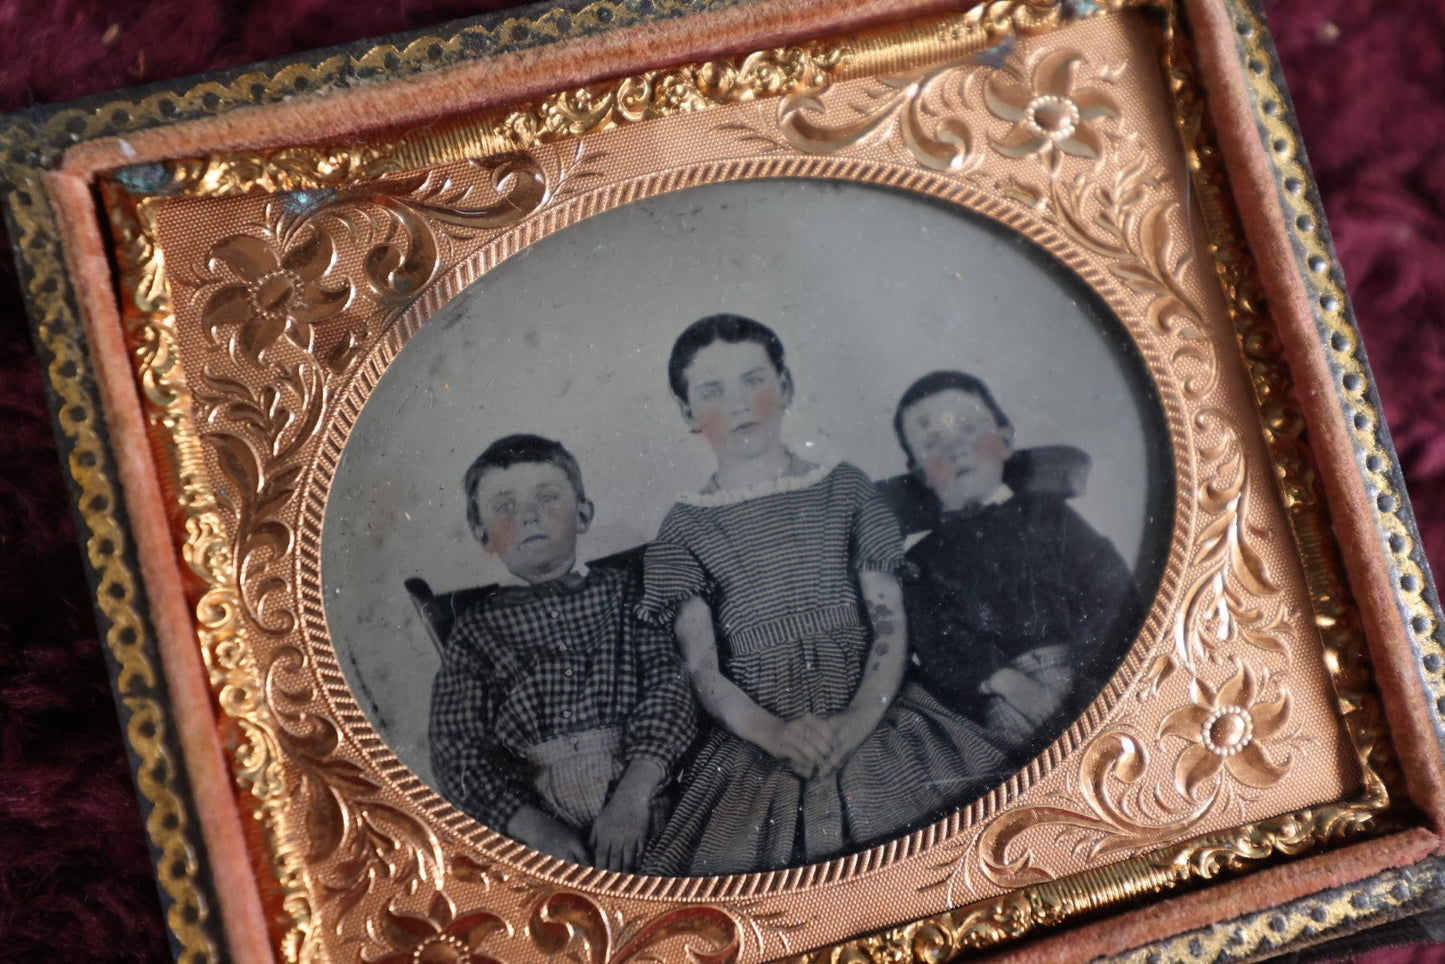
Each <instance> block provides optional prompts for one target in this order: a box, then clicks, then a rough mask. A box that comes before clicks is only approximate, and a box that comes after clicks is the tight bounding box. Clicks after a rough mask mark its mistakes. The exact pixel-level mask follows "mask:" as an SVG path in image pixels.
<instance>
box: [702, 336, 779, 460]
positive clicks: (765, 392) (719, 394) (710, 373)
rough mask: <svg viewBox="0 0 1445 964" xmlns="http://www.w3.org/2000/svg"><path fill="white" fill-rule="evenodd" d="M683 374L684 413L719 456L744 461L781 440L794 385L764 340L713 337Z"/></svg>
mask: <svg viewBox="0 0 1445 964" xmlns="http://www.w3.org/2000/svg"><path fill="white" fill-rule="evenodd" d="M684 376H685V377H686V378H687V404H685V405H684V406H683V407H682V408H683V417H684V418H686V419H687V421H688V424H689V425H690V426H692V428H693V430H694V431H696V432H698V433H700V434H701V435H702V437H703V438H705V439H707V441H708V444H709V445H711V446H712V447H713V451H714V452H716V453H717V454H718V458H719V459H729V460H732V461H746V460H748V459H753V458H757V457H758V456H760V455H762V454H764V453H766V452H768V451H769V450H771V449H772V448H773V447H775V446H776V445H778V444H780V440H781V435H782V427H783V412H784V410H785V409H787V407H788V403H789V402H790V401H792V397H793V387H792V384H791V383H790V382H789V380H788V378H787V377H786V376H784V375H781V374H780V373H779V372H778V370H777V369H776V368H775V367H773V362H772V359H770V358H769V357H768V353H767V350H766V349H764V348H763V346H762V345H759V344H758V343H757V342H753V341H740V342H731V343H730V342H725V341H715V342H713V343H712V344H711V345H706V346H704V347H703V348H701V349H699V350H698V353H697V355H695V356H694V357H693V360H692V364H691V365H689V366H688V367H687V371H686V372H684Z"/></svg>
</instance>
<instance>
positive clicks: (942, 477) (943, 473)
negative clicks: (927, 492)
mask: <svg viewBox="0 0 1445 964" xmlns="http://www.w3.org/2000/svg"><path fill="white" fill-rule="evenodd" d="M955 474H956V471H955V467H954V464H953V459H951V458H949V457H948V456H947V455H934V456H931V457H930V458H927V459H924V460H923V478H924V480H925V481H927V483H928V487H929V488H930V489H932V490H933V491H934V492H935V493H938V494H942V493H944V492H947V491H948V489H949V487H950V486H951V485H953V478H954V475H955Z"/></svg>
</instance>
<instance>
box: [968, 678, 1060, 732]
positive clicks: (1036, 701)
mask: <svg viewBox="0 0 1445 964" xmlns="http://www.w3.org/2000/svg"><path fill="white" fill-rule="evenodd" d="M979 692H981V693H983V694H985V695H987V696H997V697H1000V698H1002V699H1004V700H1006V701H1007V702H1008V704H1009V705H1010V706H1012V707H1013V708H1014V709H1016V710H1018V711H1019V712H1020V713H1022V714H1023V715H1024V716H1025V717H1026V718H1028V719H1030V720H1032V719H1034V718H1035V717H1037V716H1039V715H1041V711H1047V709H1048V707H1049V705H1050V704H1051V703H1052V702H1053V701H1054V696H1053V694H1052V693H1050V692H1049V689H1048V687H1046V686H1043V685H1041V684H1039V683H1036V682H1034V681H1033V680H1031V679H1029V677H1028V676H1026V675H1024V674H1023V673H1020V672H1019V671H1018V670H1016V669H1011V668H1009V667H1007V666H1005V667H1004V668H1003V669H1001V670H999V671H998V672H996V673H994V674H993V675H992V676H990V677H989V678H988V679H986V680H984V681H983V685H982V686H980V687H979ZM1043 715H1046V712H1045V713H1044V714H1043Z"/></svg>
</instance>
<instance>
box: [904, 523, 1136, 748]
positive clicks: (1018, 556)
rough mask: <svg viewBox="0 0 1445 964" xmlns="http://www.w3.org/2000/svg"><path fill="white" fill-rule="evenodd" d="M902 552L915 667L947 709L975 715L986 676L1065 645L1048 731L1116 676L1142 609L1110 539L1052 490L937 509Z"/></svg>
mask: <svg viewBox="0 0 1445 964" xmlns="http://www.w3.org/2000/svg"><path fill="white" fill-rule="evenodd" d="M908 559H909V561H911V562H912V563H914V565H915V566H916V567H917V569H918V578H917V579H916V580H913V581H911V582H910V583H909V584H908V585H907V586H906V587H905V599H906V601H907V603H906V606H907V613H908V629H909V636H910V640H911V643H912V647H913V652H914V656H915V665H914V667H913V669H912V673H913V675H914V677H915V678H916V679H917V680H919V682H921V683H922V684H923V685H924V686H926V687H927V688H928V689H929V690H931V691H932V692H933V694H934V695H935V696H937V697H938V698H939V700H940V701H942V702H943V703H944V705H946V706H948V707H949V708H950V709H952V710H954V711H955V712H958V713H961V714H964V715H966V716H969V717H971V718H974V719H977V720H979V721H981V722H982V721H985V720H987V719H988V702H989V699H990V698H989V697H986V696H984V695H982V694H981V693H980V692H979V687H980V686H981V685H982V684H983V682H984V681H985V680H987V679H988V678H989V677H990V676H992V675H993V674H994V673H995V672H997V671H998V670H1000V669H1002V668H1003V667H1005V666H1010V665H1011V664H1016V663H1018V662H1019V661H1020V660H1021V658H1023V657H1025V656H1026V654H1029V653H1032V652H1037V651H1044V650H1050V651H1058V647H1066V653H1067V661H1068V664H1069V669H1070V672H1069V673H1068V674H1065V675H1067V676H1068V677H1070V680H1071V681H1070V684H1069V690H1070V692H1069V693H1067V694H1062V696H1063V698H1062V700H1061V705H1060V706H1058V707H1057V708H1056V709H1054V710H1053V711H1052V712H1051V713H1049V714H1047V715H1048V716H1049V717H1050V719H1049V720H1048V721H1047V722H1041V723H1039V725H1038V730H1037V732H1038V733H1039V734H1040V735H1041V734H1042V733H1043V732H1044V731H1046V730H1049V729H1050V728H1051V726H1052V727H1053V728H1054V729H1057V726H1056V724H1058V723H1059V722H1060V721H1061V719H1062V718H1063V717H1069V718H1072V716H1073V715H1077V713H1078V712H1079V711H1080V710H1082V708H1083V706H1084V705H1085V704H1086V703H1087V701H1088V700H1089V699H1092V697H1093V696H1094V695H1095V694H1096V693H1097V692H1098V690H1099V689H1100V687H1102V686H1103V684H1104V682H1105V681H1106V680H1107V679H1108V677H1109V675H1111V674H1112V673H1113V671H1114V669H1115V667H1117V665H1118V663H1119V660H1120V659H1121V658H1122V656H1123V654H1124V652H1125V651H1126V650H1127V648H1128V646H1129V644H1130V642H1131V641H1132V637H1133V634H1134V633H1135V632H1136V631H1137V630H1138V627H1139V623H1140V622H1141V620H1142V617H1143V613H1142V610H1141V606H1140V601H1139V595H1138V589H1137V587H1136V584H1135V581H1134V577H1133V574H1132V573H1131V572H1130V570H1129V567H1128V566H1127V565H1126V564H1125V563H1124V560H1123V559H1122V558H1121V557H1120V556H1119V553H1118V551H1117V550H1116V549H1115V548H1114V545H1113V543H1111V542H1110V541H1109V540H1108V539H1106V538H1104V537H1103V536H1101V535H1099V534H1098V533H1097V532H1095V531H1094V530H1093V528H1092V527H1090V525H1089V524H1088V523H1087V522H1085V521H1084V520H1083V519H1082V518H1081V517H1080V516H1079V514H1078V513H1077V512H1075V511H1074V510H1073V509H1071V508H1070V507H1069V506H1068V505H1067V504H1066V503H1065V502H1064V500H1063V499H1062V498H1059V497H1058V496H1054V495H1015V496H1013V497H1012V498H1010V499H1008V500H1007V501H1006V502H1002V503H999V504H997V505H985V506H981V507H979V508H978V509H977V510H975V511H973V512H972V513H968V514H962V515H945V516H944V517H943V518H942V520H941V521H940V523H939V525H938V528H936V529H935V530H934V531H933V532H931V533H930V534H929V535H928V536H927V537H925V538H924V539H923V540H922V541H920V542H919V543H918V544H917V545H915V546H914V547H913V548H912V549H911V550H909V552H908ZM1032 735H1033V734H1028V736H1032ZM1009 742H1014V743H1018V742H1025V743H1027V742H1029V741H1028V740H1023V741H1020V740H1012V741H1009Z"/></svg>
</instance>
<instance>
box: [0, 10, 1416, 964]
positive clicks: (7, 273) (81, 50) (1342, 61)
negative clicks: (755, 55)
mask: <svg viewBox="0 0 1445 964" xmlns="http://www.w3.org/2000/svg"><path fill="white" fill-rule="evenodd" d="M511 5H512V4H510V3H507V2H506V0H491V2H488V0H289V2H281V0H272V2H269V3H268V2H249V3H248V2H241V0H235V2H230V3H225V2H221V0H151V2H146V3H142V2H138V0H0V37H4V38H6V41H7V42H6V43H5V44H4V45H3V46H4V56H3V57H0V111H4V112H9V111H17V110H24V109H25V108H27V107H29V106H31V105H35V104H46V103H54V102H58V101H64V100H68V99H71V98H74V97H79V96H82V95H86V94H93V93H98V92H102V91H107V90H111V89H114V88H118V87H123V86H128V85H134V84H139V83H147V82H152V81H159V80H165V79H169V78H172V77H178V76H182V75H185V74H191V73H197V72H200V71H205V70H210V69H213V68H217V67H225V66H232V65H237V64H243V63H246V62H249V61H253V60H259V59H262V58H267V57H274V56H278V55H281V54H285V53H289V52H292V51H296V50H304V49H309V48H314V47H320V46H325V45H328V44H334V43H340V42H343V41H349V40H354V39H359V38H363V37H368V36H374V35H378V34H382V33H388V32H392V31H397V30H405V29H410V28H414V27H421V26H426V25H429V24H434V23H438V22H441V21H443V20H446V19H449V18H453V17H458V16H464V15H469V14H475V13H481V12H485V11H487V10H489V9H497V8H500V7H506V6H511ZM1266 9H1267V11H1268V13H1269V16H1270V22H1271V26H1272V28H1273V29H1274V33H1275V38H1276V41H1277V43H1278V45H1279V48H1280V53H1281V56H1282V57H1283V59H1284V64H1285V70H1286V73H1287V74H1288V76H1289V81H1290V85H1291V88H1292V90H1293V93H1294V97H1295V103H1296V107H1297V109H1298V113H1299V120H1300V124H1301V126H1302V127H1303V128H1304V133H1305V139H1306V142H1307V144H1308V146H1309V152H1310V157H1311V159H1312V161H1313V162H1314V167H1315V173H1316V175H1317V177H1318V179H1319V184H1320V190H1321V193H1322V194H1323V196H1324V201H1325V206H1326V208H1327V209H1328V212H1329V217H1330V221H1331V226H1332V228H1333V230H1334V234H1335V240H1336V244H1337V245H1338V247H1339V252H1340V257H1341V259H1342V260H1343V262H1344V268H1345V274H1346V276H1347V278H1348V280H1349V283H1350V286H1351V289H1352V291H1353V294H1354V301H1355V307H1356V310H1357V312H1358V314H1359V320H1360V325H1361V327H1362V328H1363V329H1364V333H1365V342H1366V346H1367V348H1368V350H1369V353H1370V360H1371V362H1372V364H1373V366H1374V370H1375V374H1376V376H1377V378H1378V383H1379V391H1380V394H1381V396H1382V397H1383V399H1384V405H1385V414H1386V416H1387V417H1388V419H1389V423H1390V426H1391V430H1392V431H1393V433H1394V438H1395V445H1396V446H1397V448H1398V449H1399V452H1400V458H1401V461H1402V462H1403V464H1404V468H1405V474H1406V476H1407V478H1408V482H1409V485H1410V490H1411V494H1412V496H1413V498H1414V505H1415V512H1416V514H1417V515H1418V517H1419V521H1420V528H1421V530H1422V533H1423V535H1424V540H1425V545H1426V551H1427V553H1428V555H1429V556H1430V559H1431V561H1432V562H1433V563H1434V564H1435V567H1436V569H1437V571H1439V570H1441V569H1442V568H1445V322H1442V320H1441V310H1442V309H1441V305H1442V300H1445V207H1442V205H1445V94H1442V92H1445V4H1441V3H1439V2H1438V0H1393V2H1386V0H1375V2H1360V0H1266ZM5 245H6V246H5V250H4V252H3V258H0V960H7V961H8V960H27V961H28V960H55V961H78V960H127V961H129V960H135V961H151V960H162V959H165V958H166V957H167V956H168V955H169V949H168V947H167V941H166V936H165V932H164V930H163V927H162V923H161V918H160V910H159V904H158V901H157V898H156V895H155V889H154V886H153V883H152V867H151V865H150V862H149V857H148V854H147V850H146V844H145V839H144V837H143V833H142V829H141V822H140V815H139V812H138V809H137V805H136V800H135V794H134V790H133V788H132V786H131V782H130V775H129V770H128V763H127V759H126V753H125V748H124V745H123V743H122V741H121V736H120V731H119V728H118V726H117V724H116V718H115V715H114V711H113V709H112V704H111V697H110V690H109V686H108V683H107V678H106V666H105V661H104V657H103V654H102V650H101V647H100V644H99V642H98V640H97V638H96V632H95V627H94V623H93V621H92V616H91V610H90V602H89V599H88V595H87V590H86V586H85V581H84V578H83V576H82V572H81V567H80V556H79V554H78V549H77V546H76V543H75V537H74V532H73V529H72V526H71V520H70V514H69V508H68V504H67V493H66V488H65V481H64V479H63V477H62V475H61V472H60V465H59V462H58V460H57V456H56V452H55V446H54V442H53V439H52V435H51V430H50V422H49V415H48V413H47V410H46V405H45V401H44V397H43V394H42V382H41V373H40V371H39V368H38V366H37V365H36V363H35V361H34V359H33V357H32V351H31V346H30V342H29V336H28V329H27V325H26V321H25V318H24V315H23V312H22V308H21V304H20V295H19V291H18V287H17V283H16V278H15V269H14V265H13V263H12V261H11V253H10V250H9V246H8V241H6V242H5ZM1425 959H1430V960H1445V954H1442V953H1441V952H1440V951H1439V949H1438V948H1424V947H1417V948H1414V949H1407V950H1387V951H1377V952H1375V954H1374V955H1373V956H1372V958H1371V960H1372V964H1385V962H1386V961H1388V962H1390V964H1401V962H1403V961H1406V960H1425Z"/></svg>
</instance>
